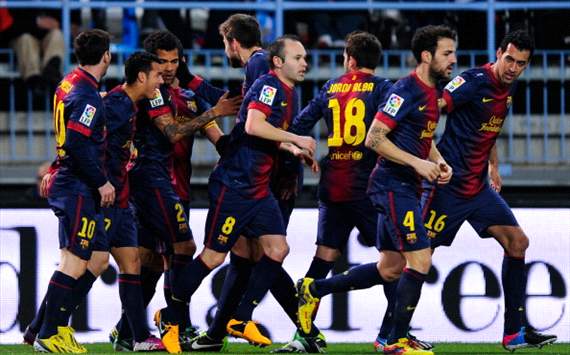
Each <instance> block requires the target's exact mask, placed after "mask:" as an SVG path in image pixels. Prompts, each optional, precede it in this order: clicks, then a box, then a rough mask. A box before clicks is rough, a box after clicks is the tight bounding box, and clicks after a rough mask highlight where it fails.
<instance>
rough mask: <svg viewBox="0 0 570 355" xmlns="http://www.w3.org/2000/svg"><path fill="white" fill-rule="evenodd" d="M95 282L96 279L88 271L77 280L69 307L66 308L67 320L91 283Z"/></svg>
mask: <svg viewBox="0 0 570 355" xmlns="http://www.w3.org/2000/svg"><path fill="white" fill-rule="evenodd" d="M96 280H97V277H96V276H95V275H93V274H92V273H91V271H89V270H85V273H84V274H83V275H81V277H80V278H78V279H77V283H76V284H75V287H74V288H73V291H72V292H71V307H68V308H67V312H68V314H67V318H69V317H70V316H71V313H73V312H74V311H75V310H76V309H77V307H79V305H80V304H81V302H83V300H84V299H85V297H86V296H87V294H88V293H89V291H90V290H91V287H92V286H93V283H94V282H95V281H96Z"/></svg>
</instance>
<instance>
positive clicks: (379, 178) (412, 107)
mask: <svg viewBox="0 0 570 355" xmlns="http://www.w3.org/2000/svg"><path fill="white" fill-rule="evenodd" d="M437 99H438V91H437V89H436V88H432V87H429V86H427V85H426V84H425V83H423V82H422V81H421V80H420V78H419V77H418V76H417V74H416V73H415V72H412V74H410V75H409V76H407V77H405V78H402V79H400V80H399V81H398V82H397V83H396V84H394V86H393V87H392V88H391V89H390V91H389V92H388V94H387V98H386V101H385V102H384V103H383V104H382V105H381V107H380V110H379V111H378V113H377V114H376V116H375V119H377V120H379V121H381V122H383V123H384V124H385V125H386V126H388V127H390V128H391V131H390V133H389V134H388V139H389V140H390V141H391V142H392V143H394V144H395V145H396V146H397V147H398V148H400V149H401V150H403V151H405V152H408V153H410V154H412V155H414V156H416V157H418V158H420V159H427V157H428V155H429V152H430V150H431V144H432V139H433V135H434V132H435V129H436V127H437V123H438V121H439V109H438V106H437ZM402 182H403V183H406V184H410V185H412V186H413V187H415V188H417V190H418V192H419V191H420V189H421V177H420V175H419V174H417V173H416V171H415V170H414V169H413V168H412V167H409V166H404V165H401V164H398V163H395V162H392V161H390V160H388V159H385V158H383V157H379V158H378V162H377V164H376V167H375V168H374V170H373V172H372V175H371V176H370V181H369V188H368V192H369V193H375V192H378V191H379V190H381V186H382V185H385V184H390V183H396V184H398V183H402Z"/></svg>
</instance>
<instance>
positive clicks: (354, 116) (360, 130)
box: [327, 98, 366, 147]
mask: <svg viewBox="0 0 570 355" xmlns="http://www.w3.org/2000/svg"><path fill="white" fill-rule="evenodd" d="M329 108H330V109H331V110H332V118H333V135H332V137H329V139H328V141H327V143H328V145H329V147H340V146H341V145H343V143H346V144H351V145H359V144H361V143H362V142H363V141H364V138H365V137H366V124H365V123H364V117H365V116H366V105H365V104H364V101H362V100H361V99H359V98H352V99H350V100H348V102H347V103H346V106H345V107H344V112H342V114H341V109H342V108H341V105H340V102H339V101H338V99H330V100H329ZM342 118H344V130H343V132H341V128H340V126H341V120H342Z"/></svg>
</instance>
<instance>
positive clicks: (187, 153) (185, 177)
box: [170, 88, 210, 201]
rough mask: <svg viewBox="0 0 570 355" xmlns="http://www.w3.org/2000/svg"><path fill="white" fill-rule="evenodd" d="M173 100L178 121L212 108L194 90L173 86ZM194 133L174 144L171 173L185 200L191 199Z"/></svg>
mask: <svg viewBox="0 0 570 355" xmlns="http://www.w3.org/2000/svg"><path fill="white" fill-rule="evenodd" d="M170 93H171V95H172V101H173V103H174V105H175V107H176V117H175V119H176V120H177V121H182V122H184V121H188V120H191V119H193V118H195V117H198V116H199V115H201V114H202V113H204V112H206V111H207V110H209V109H210V105H209V104H208V103H207V102H206V101H204V100H202V99H201V98H200V97H199V96H197V95H196V93H194V92H193V91H192V90H185V89H180V88H171V90H170ZM193 145H194V135H191V136H188V137H185V138H184V139H181V140H180V141H178V142H176V144H174V153H173V155H172V164H171V167H170V171H171V172H170V174H171V178H172V186H173V187H174V191H175V192H176V194H177V195H178V196H179V197H180V199H181V200H183V201H189V200H190V178H191V176H192V164H191V163H190V160H191V158H192V147H193Z"/></svg>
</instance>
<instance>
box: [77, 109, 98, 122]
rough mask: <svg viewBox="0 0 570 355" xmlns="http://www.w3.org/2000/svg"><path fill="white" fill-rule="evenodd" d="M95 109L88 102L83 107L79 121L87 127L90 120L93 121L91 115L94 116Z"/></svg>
mask: <svg viewBox="0 0 570 355" xmlns="http://www.w3.org/2000/svg"><path fill="white" fill-rule="evenodd" d="M96 111H97V109H96V108H95V107H93V106H91V105H89V104H87V105H85V109H84V110H83V113H82V114H81V117H79V123H83V124H84V125H86V126H87V127H89V126H91V121H93V117H95V112H96Z"/></svg>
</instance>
